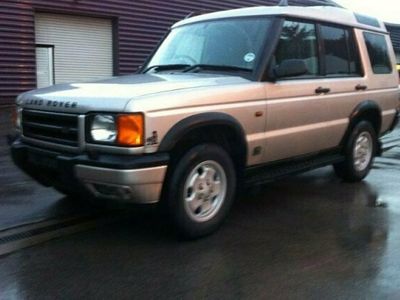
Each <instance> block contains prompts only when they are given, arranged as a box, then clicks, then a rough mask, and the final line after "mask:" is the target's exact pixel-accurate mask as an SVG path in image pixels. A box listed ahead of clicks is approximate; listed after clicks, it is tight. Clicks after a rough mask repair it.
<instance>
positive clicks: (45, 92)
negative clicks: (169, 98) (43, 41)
mask: <svg viewBox="0 0 400 300" xmlns="http://www.w3.org/2000/svg"><path fill="white" fill-rule="evenodd" d="M248 82H249V81H248V80H247V79H244V78H241V77H237V76H224V75H215V74H198V73H195V74H166V75H164V74H137V75H130V76H122V77H114V78H111V79H108V80H101V81H96V82H89V83H74V84H61V85H55V86H51V87H48V88H42V89H37V90H33V91H30V92H27V93H24V94H22V95H21V96H19V97H18V100H17V104H18V105H21V106H23V107H25V108H32V109H40V110H49V111H62V112H77V113H86V112H89V111H110V112H114V111H123V110H124V109H125V107H126V105H127V103H128V102H129V101H131V100H135V99H140V98H141V97H146V99H149V96H151V95H159V94H160V93H166V92H168V93H170V92H173V91H180V90H187V89H195V88H201V87H211V86H220V85H229V84H235V85H236V84H240V83H248ZM150 98H151V97H150Z"/></svg>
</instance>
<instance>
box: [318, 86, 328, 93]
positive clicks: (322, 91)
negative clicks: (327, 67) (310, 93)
mask: <svg viewBox="0 0 400 300" xmlns="http://www.w3.org/2000/svg"><path fill="white" fill-rule="evenodd" d="M330 91H331V89H329V88H323V87H321V86H320V87H319V88H317V89H316V90H315V93H316V94H328V93H329V92H330Z"/></svg>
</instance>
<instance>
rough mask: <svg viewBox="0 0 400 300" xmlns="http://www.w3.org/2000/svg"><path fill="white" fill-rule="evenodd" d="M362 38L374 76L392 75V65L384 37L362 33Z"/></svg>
mask: <svg viewBox="0 0 400 300" xmlns="http://www.w3.org/2000/svg"><path fill="white" fill-rule="evenodd" d="M364 38H365V43H366V45H367V49H368V54H369V59H370V61H371V66H372V70H373V72H374V73H375V74H389V73H392V64H391V62H390V58H389V51H388V45H387V43H386V38H385V36H384V35H382V34H376V33H371V32H364Z"/></svg>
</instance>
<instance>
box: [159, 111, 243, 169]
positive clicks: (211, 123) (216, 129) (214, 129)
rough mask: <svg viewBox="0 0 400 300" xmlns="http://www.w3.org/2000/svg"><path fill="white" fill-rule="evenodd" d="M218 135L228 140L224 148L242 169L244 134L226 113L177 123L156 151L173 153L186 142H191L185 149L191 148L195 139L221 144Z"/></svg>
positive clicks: (237, 123)
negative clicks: (230, 152)
mask: <svg viewBox="0 0 400 300" xmlns="http://www.w3.org/2000/svg"><path fill="white" fill-rule="evenodd" d="M210 130H211V131H210ZM199 133H201V134H202V136H201V137H197V136H196V134H199ZM218 134H220V136H221V135H222V138H224V137H226V138H229V139H228V140H227V141H225V145H223V146H224V148H228V149H226V150H228V151H229V150H231V151H232V152H233V153H232V154H233V155H234V156H235V159H236V158H237V159H239V161H235V163H236V165H237V166H240V167H244V166H245V164H246V159H247V142H246V134H245V131H244V129H243V127H242V125H241V124H240V122H239V121H238V120H237V119H235V118H234V117H232V116H231V115H228V114H226V113H219V112H210V113H200V114H196V115H192V116H189V117H187V118H185V119H183V120H181V121H179V122H178V123H176V124H175V125H174V126H173V127H172V128H171V129H170V130H169V131H168V132H167V134H166V135H165V137H164V138H163V139H162V141H161V143H160V146H159V150H158V151H160V152H173V151H174V150H176V149H177V148H179V147H180V146H181V147H182V148H184V147H185V146H186V144H185V141H187V140H191V142H189V143H188V146H187V147H189V146H192V144H191V143H196V138H198V139H199V141H198V142H209V141H211V142H215V143H217V144H220V143H221V144H222V143H223V141H221V140H220V139H219V138H218ZM232 143H233V144H232ZM180 150H182V151H183V149H180Z"/></svg>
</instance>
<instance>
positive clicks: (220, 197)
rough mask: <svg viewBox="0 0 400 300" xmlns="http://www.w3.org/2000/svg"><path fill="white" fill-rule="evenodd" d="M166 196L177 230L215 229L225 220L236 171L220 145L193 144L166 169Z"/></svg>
mask: <svg viewBox="0 0 400 300" xmlns="http://www.w3.org/2000/svg"><path fill="white" fill-rule="evenodd" d="M166 184H167V188H166V190H165V200H166V201H167V207H168V211H169V215H170V216H171V218H172V220H173V223H174V225H175V226H176V228H177V229H178V232H179V233H180V234H181V235H182V236H184V237H186V238H198V237H201V236H205V235H207V234H210V233H212V232H214V231H215V230H216V229H217V228H218V227H219V226H220V225H221V224H222V222H223V221H224V220H225V218H226V216H227V214H228V212H229V209H230V207H231V205H232V202H233V199H234V196H235V190H236V172H235V168H234V165H233V162H232V159H231V158H230V156H229V154H228V153H227V152H226V151H225V150H224V149H223V148H222V147H220V146H218V145H214V144H202V145H198V146H194V147H193V148H191V149H190V150H189V151H188V152H187V153H186V154H184V155H183V156H182V158H181V159H179V160H178V161H177V162H176V163H175V165H174V166H172V170H171V172H170V173H169V176H168V179H167V183H166Z"/></svg>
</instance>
